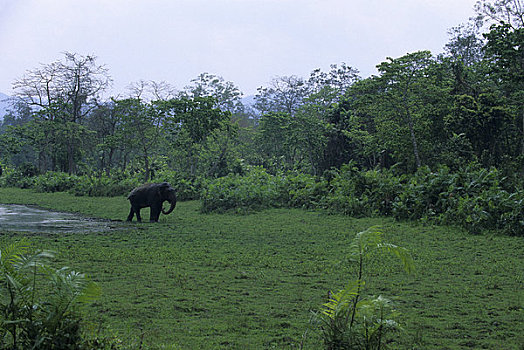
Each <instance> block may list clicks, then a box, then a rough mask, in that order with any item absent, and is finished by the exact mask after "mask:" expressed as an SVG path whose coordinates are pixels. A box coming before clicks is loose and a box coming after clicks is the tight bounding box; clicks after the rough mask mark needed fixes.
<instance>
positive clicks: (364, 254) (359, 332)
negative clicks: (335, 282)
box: [319, 226, 414, 350]
mask: <svg viewBox="0 0 524 350" xmlns="http://www.w3.org/2000/svg"><path fill="white" fill-rule="evenodd" d="M382 235H383V232H382V230H381V229H380V228H379V227H377V226H373V227H370V228H369V229H367V230H365V231H362V232H359V233H357V235H356V236H355V238H354V239H353V241H352V243H351V246H350V249H351V251H350V259H351V260H353V261H356V262H357V263H358V276H357V279H355V280H351V281H349V283H348V284H347V286H346V287H345V288H344V289H342V290H340V291H338V292H337V293H330V295H329V300H328V302H327V303H325V304H324V305H323V307H322V308H321V314H320V317H319V318H320V320H321V323H322V334H323V338H324V344H325V345H326V349H328V350H333V349H377V350H378V349H383V348H384V337H385V335H386V334H387V333H388V332H391V331H392V330H396V329H400V326H399V324H398V323H397V322H396V321H394V319H393V318H394V317H395V316H396V313H395V311H394V310H393V309H392V308H391V302H390V301H389V300H388V299H386V298H384V297H382V296H378V297H374V298H365V297H364V296H363V294H362V287H363V286H364V284H365V282H364V279H363V274H364V262H365V260H366V258H368V257H369V255H370V254H371V253H372V252H373V251H377V250H378V251H381V252H382V253H389V254H393V255H395V256H396V257H398V258H399V260H400V261H401V263H402V265H403V266H404V269H405V270H406V271H407V272H408V273H412V272H414V263H413V259H412V257H411V255H410V254H409V252H408V251H407V250H406V249H405V248H401V247H398V246H396V245H394V244H390V243H385V242H383V239H382Z"/></svg>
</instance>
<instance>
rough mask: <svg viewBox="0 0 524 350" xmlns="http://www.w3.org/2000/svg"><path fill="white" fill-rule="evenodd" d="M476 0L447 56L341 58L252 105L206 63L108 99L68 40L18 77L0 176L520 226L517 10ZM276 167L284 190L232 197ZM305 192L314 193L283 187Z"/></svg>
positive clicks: (49, 185) (272, 89)
mask: <svg viewBox="0 0 524 350" xmlns="http://www.w3.org/2000/svg"><path fill="white" fill-rule="evenodd" d="M501 4H505V5H501ZM476 10H477V14H478V17H477V18H476V19H475V20H474V19H472V20H470V22H468V23H467V24H464V25H460V26H458V27H455V28H452V29H451V30H450V31H449V34H450V40H449V42H448V43H447V44H446V45H445V47H444V52H443V53H440V54H438V55H433V54H432V53H431V52H429V51H418V52H413V53H408V54H406V55H404V56H402V57H398V58H388V59H387V60H386V61H384V62H382V63H380V64H378V65H377V69H378V74H377V75H373V76H371V77H367V78H362V77H360V76H359V73H358V70H357V69H355V68H353V67H350V66H349V65H347V64H345V63H342V64H333V65H331V69H330V70H329V71H322V70H320V69H316V70H314V71H313V72H311V74H310V76H309V77H308V78H302V77H297V76H283V77H276V78H274V79H273V80H272V81H271V82H270V83H269V84H268V85H267V86H262V87H260V88H259V89H258V91H257V93H256V95H255V96H254V101H253V103H250V104H243V103H242V101H243V100H242V96H243V94H242V92H241V91H240V90H239V89H238V88H237V87H236V86H235V84H234V83H233V82H229V81H226V80H224V79H223V78H222V77H220V76H216V75H213V74H210V73H202V74H201V75H200V76H198V77H197V78H195V79H194V80H192V81H191V84H190V85H189V86H186V87H185V88H183V89H182V90H176V89H174V88H173V87H172V86H171V85H169V84H168V83H166V82H154V81H139V82H137V83H132V84H131V85H130V87H129V93H128V95H127V96H125V97H122V96H117V97H110V98H104V97H103V96H104V91H105V90H106V89H108V87H109V86H110V83H111V77H110V73H109V72H108V71H107V69H106V68H105V67H104V65H103V64H99V63H98V62H97V60H96V57H94V56H82V55H79V54H75V53H65V54H64V57H63V59H62V60H58V61H56V62H52V63H49V64H43V65H41V66H40V67H38V68H34V69H30V70H28V71H27V72H26V74H25V75H24V76H23V77H22V78H20V79H18V80H16V81H15V82H13V88H14V92H15V97H14V99H13V105H12V108H11V112H10V113H9V114H8V115H6V116H5V118H4V120H3V122H2V125H1V129H0V131H1V134H0V144H1V147H0V152H1V154H0V159H1V162H2V167H3V169H4V174H3V177H2V178H1V180H0V181H1V184H3V185H4V186H16V187H22V188H27V187H30V188H36V189H39V190H41V191H64V190H69V191H72V192H73V193H75V194H77V195H95V196H101V195H102V196H103V195H110V196H114V195H123V194H125V193H127V192H128V191H129V190H130V188H133V187H134V185H138V184H139V183H143V182H148V181H171V182H173V183H174V184H176V186H177V187H178V189H179V192H180V197H181V198H182V199H184V198H187V199H196V198H202V199H203V200H204V208H203V209H204V210H205V211H209V210H221V209H223V210H226V209H230V208H231V207H233V208H234V207H240V206H242V207H248V208H249V207H251V206H257V205H258V206H260V205H261V206H262V207H280V206H303V207H322V208H330V209H337V210H338V211H341V212H345V213H348V214H352V215H376V214H378V215H393V216H395V217H397V218H410V219H420V218H425V219H430V220H434V221H436V222H439V223H447V222H454V221H457V219H459V220H460V221H462V222H464V225H465V226H467V228H468V229H470V230H471V231H475V232H477V231H479V230H483V228H486V229H498V230H501V231H503V232H506V233H510V234H517V235H522V232H523V218H522V213H521V210H520V208H521V206H522V200H523V199H522V198H523V197H522V189H523V181H522V179H523V178H524V135H523V130H524V107H523V103H522V101H523V100H524V97H523V91H524V89H523V76H524V75H523V74H524V73H523V69H524V65H523V49H522V42H523V26H522V21H523V15H522V10H521V7H519V5H518V2H517V3H515V4H513V2H501V3H495V5H491V4H490V3H489V2H479V3H478V4H477V8H476ZM486 28H487V29H486ZM260 173H264V176H266V175H267V177H268V178H267V179H265V180H264V179H261V178H260V176H259V174H260ZM273 177H275V178H276V179H277V180H278V179H287V180H286V181H287V182H288V183H289V184H284V183H283V182H282V181H281V182H282V184H281V186H280V187H279V188H278V189H275V190H274V191H273V190H272V189H271V188H269V187H268V186H262V188H268V191H269V192H271V191H273V192H278V193H266V194H263V193H259V196H261V197H264V198H248V197H249V196H250V195H249V194H248V192H249V191H247V192H245V193H244V195H246V196H248V197H246V198H223V197H224V196H226V197H228V196H229V194H228V193H226V192H227V191H224V188H223V187H224V186H225V185H224V183H228V184H227V186H229V188H231V187H232V186H234V185H233V183H235V182H236V185H237V186H240V187H241V186H242V183H241V182H242V181H245V182H246V181H247V183H249V181H254V182H252V183H251V184H247V185H246V186H248V187H249V186H255V187H258V188H260V185H261V184H263V183H266V182H267V181H269V182H271V183H275V181H277V180H274V179H273V180H271V179H270V178H273ZM250 178H251V180H250ZM299 178H300V179H299ZM284 182H285V181H284ZM349 182H351V183H352V185H347V184H348V183H349ZM436 182H439V183H438V184H436ZM342 183H345V184H346V185H342ZM289 186H291V187H296V188H289ZM344 186H346V188H343V187H344ZM417 186H418V187H420V188H417ZM421 186H422V187H421ZM424 186H426V187H427V188H426V187H424ZM349 187H351V188H349ZM213 191H215V192H216V191H221V193H213ZM290 191H291V192H293V195H290ZM297 191H298V192H302V195H301V196H302V197H307V198H303V199H291V200H287V199H285V198H282V197H290V196H291V197H292V196H297V195H298V194H297ZM236 192H238V191H236ZM299 196H300V195H299ZM408 197H409V198H408ZM213 201H219V202H220V203H221V205H225V207H222V208H219V206H220V205H217V204H216V203H212V202H213ZM231 201H233V202H236V204H235V203H231ZM411 202H413V203H411ZM262 203H263V205H262ZM207 204H209V205H207ZM259 204H260V205H259Z"/></svg>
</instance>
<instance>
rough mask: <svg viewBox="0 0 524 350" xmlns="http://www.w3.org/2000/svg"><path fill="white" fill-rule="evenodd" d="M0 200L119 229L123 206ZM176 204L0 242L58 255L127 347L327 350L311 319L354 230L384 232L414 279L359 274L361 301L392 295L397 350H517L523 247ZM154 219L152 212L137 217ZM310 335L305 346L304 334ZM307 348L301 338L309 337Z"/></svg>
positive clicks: (389, 271)
mask: <svg viewBox="0 0 524 350" xmlns="http://www.w3.org/2000/svg"><path fill="white" fill-rule="evenodd" d="M0 203H17V204H33V205H38V206H41V207H45V208H52V209H55V210H59V211H69V212H78V213H81V214H83V215H86V216H90V217H98V218H104V219H112V220H123V219H125V217H126V216H127V213H128V210H129V204H128V202H127V200H126V199H125V198H124V197H118V198H87V197H74V196H71V195H69V194H66V193H53V194H40V193H35V192H32V191H29V190H19V189H5V188H0ZM199 205H200V204H199V203H198V202H182V203H179V204H178V205H177V208H176V209H175V211H174V212H173V213H172V214H171V215H169V216H161V219H160V221H161V222H160V223H158V224H149V223H142V224H137V223H132V224H129V223H124V222H121V223H120V222H115V223H114V224H111V226H113V229H112V230H108V231H106V232H100V233H76V234H39V233H22V232H18V233H17V232H2V231H0V243H2V244H3V243H5V242H6V241H10V240H13V239H18V238H21V237H28V238H29V240H30V241H31V242H32V243H33V246H34V247H36V248H43V249H51V250H53V251H55V252H56V255H57V259H56V264H57V266H70V267H73V268H75V269H77V270H79V271H82V272H86V273H87V274H89V275H90V276H91V278H92V279H93V280H95V281H97V282H98V283H99V284H100V285H101V287H102V289H103V295H102V297H101V298H100V299H99V300H98V301H97V302H96V303H95V304H93V305H92V306H90V314H89V318H90V319H91V320H92V321H93V322H94V323H97V322H99V321H103V322H105V323H106V324H108V325H109V326H110V327H111V329H113V330H114V332H116V333H117V334H118V335H119V336H120V337H121V338H122V339H123V340H124V342H138V341H139V339H140V338H141V337H143V341H144V344H146V345H148V346H149V347H151V348H154V349H155V348H166V349H171V348H173V349H178V348H181V349H198V348H201V349H217V348H221V349H222V348H223V349H227V348H232V349H267V348H276V349H280V348H298V347H299V344H300V343H301V342H303V343H304V348H305V349H318V348H321V341H320V336H319V332H318V330H316V329H315V327H313V326H312V325H311V323H310V318H311V311H316V310H318V309H319V307H320V306H321V305H322V303H323V302H325V301H326V296H327V293H328V291H329V290H337V289H340V288H342V287H343V286H344V285H345V282H346V281H347V280H348V279H350V278H352V277H354V273H355V269H354V267H353V266H352V265H351V263H350V262H349V261H348V260H347V252H348V250H349V249H348V245H349V242H350V241H351V239H352V238H353V237H354V235H355V233H357V232H359V231H362V230H364V229H366V228H368V227H370V226H372V225H381V226H382V227H383V229H384V231H385V236H386V237H385V239H386V241H388V242H391V243H395V244H398V245H400V246H403V247H405V248H408V249H409V250H410V251H411V252H412V254H413V257H414V260H415V264H416V268H417V272H416V274H415V275H406V274H405V273H404V272H403V270H402V269H401V267H400V266H399V264H398V263H397V262H396V261H394V260H393V259H390V258H388V259H381V260H380V261H379V260H375V261H373V262H372V263H371V265H369V266H368V269H367V276H368V278H367V284H366V290H367V292H368V293H369V294H374V295H378V294H381V295H384V296H387V297H389V298H392V299H393V300H394V301H395V305H396V308H397V310H398V311H400V313H401V314H400V317H399V320H400V321H401V323H402V325H403V327H404V329H405V331H404V332H403V333H400V334H398V336H397V337H396V339H395V340H394V343H392V344H391V348H394V349H524V239H523V238H522V237H520V238H518V237H503V236H473V235H469V234H467V233H464V232H463V231H461V230H459V229H456V228H453V227H433V226H422V225H418V224H413V223H398V222H395V221H393V220H390V219H380V218H379V219H376V218H374V219H354V218H350V217H346V216H338V215H326V214H325V213H322V212H311V211H303V210H285V209H278V210H267V211H263V212H259V213H254V214H250V215H243V216H241V215H229V214H223V215H218V214H201V213H200V211H199ZM143 216H144V217H146V218H148V217H149V216H148V210H144V214H143ZM304 335H305V337H304ZM304 339H305V340H304Z"/></svg>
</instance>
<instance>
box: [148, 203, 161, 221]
mask: <svg viewBox="0 0 524 350" xmlns="http://www.w3.org/2000/svg"><path fill="white" fill-rule="evenodd" d="M161 208H162V206H161V205H160V206H159V205H152V206H151V212H150V215H149V221H150V222H158V217H159V216H160V209H161Z"/></svg>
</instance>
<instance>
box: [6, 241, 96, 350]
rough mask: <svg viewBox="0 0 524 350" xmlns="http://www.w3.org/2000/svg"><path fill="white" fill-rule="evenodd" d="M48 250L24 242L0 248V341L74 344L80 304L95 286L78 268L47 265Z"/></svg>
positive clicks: (78, 339) (18, 345) (78, 340)
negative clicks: (35, 248) (31, 246)
mask: <svg viewBox="0 0 524 350" xmlns="http://www.w3.org/2000/svg"><path fill="white" fill-rule="evenodd" d="M51 257H52V254H50V253H49V252H45V251H38V252H30V251H29V248H28V245H27V244H26V243H24V242H15V243H12V244H10V245H8V246H6V247H2V248H1V249H0V347H1V348H2V349H6V348H7V349H79V348H81V344H82V343H83V340H82V335H81V320H82V317H81V314H80V306H81V304H83V303H86V302H90V301H92V300H93V299H94V298H96V297H97V296H98V295H99V293H100V290H99V288H98V286H97V285H96V284H95V283H93V282H90V281H89V280H88V279H87V278H86V277H85V276H84V275H83V274H80V273H78V272H75V271H73V270H71V269H69V268H61V269H58V270H55V269H53V268H51V267H49V266H48V265H47V260H49V258H51Z"/></svg>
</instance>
